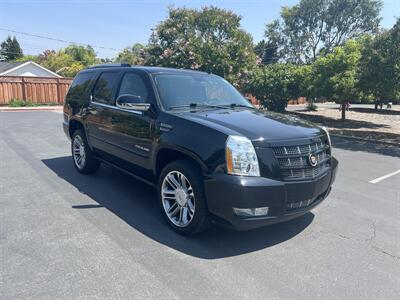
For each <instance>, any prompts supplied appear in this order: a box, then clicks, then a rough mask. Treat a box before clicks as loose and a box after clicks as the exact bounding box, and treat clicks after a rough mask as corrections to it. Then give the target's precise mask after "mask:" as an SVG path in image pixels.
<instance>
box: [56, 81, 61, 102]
mask: <svg viewBox="0 0 400 300" xmlns="http://www.w3.org/2000/svg"><path fill="white" fill-rule="evenodd" d="M60 101H61V89H60V79H59V78H57V103H60Z"/></svg>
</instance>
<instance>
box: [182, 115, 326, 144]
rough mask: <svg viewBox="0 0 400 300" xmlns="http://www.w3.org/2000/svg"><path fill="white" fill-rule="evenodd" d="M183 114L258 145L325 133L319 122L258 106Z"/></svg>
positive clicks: (313, 136) (188, 118) (189, 118)
mask: <svg viewBox="0 0 400 300" xmlns="http://www.w3.org/2000/svg"><path fill="white" fill-rule="evenodd" d="M180 116H181V117H183V118H185V119H187V120H191V121H194V122H197V123H202V124H204V125H207V126H212V127H214V128H216V129H217V130H222V131H223V130H224V129H225V133H227V134H235V133H236V134H238V135H243V136H245V137H247V138H248V139H250V140H251V141H252V142H253V144H254V145H255V146H267V145H268V144H269V142H277V141H286V140H299V139H308V138H315V137H316V136H320V135H321V134H324V131H323V130H322V129H321V128H320V127H318V126H317V125H315V124H313V123H311V122H307V121H303V120H300V119H298V118H296V117H293V116H290V115H284V114H278V113H273V112H267V111H259V110H255V109H246V108H235V109H221V110H203V111H197V110H196V111H190V112H189V111H186V112H183V113H182V114H180Z"/></svg>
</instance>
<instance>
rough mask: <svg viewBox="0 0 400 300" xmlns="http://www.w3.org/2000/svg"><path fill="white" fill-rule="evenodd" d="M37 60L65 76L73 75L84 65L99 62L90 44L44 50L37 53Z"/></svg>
mask: <svg viewBox="0 0 400 300" xmlns="http://www.w3.org/2000/svg"><path fill="white" fill-rule="evenodd" d="M39 62H40V63H41V64H42V65H43V66H44V67H46V68H48V69H50V70H52V71H54V72H56V73H58V74H60V75H62V76H65V77H74V76H75V75H76V73H78V72H79V71H80V70H82V69H84V68H85V67H88V66H91V65H93V64H96V63H98V62H99V59H98V58H97V57H96V53H95V52H94V50H93V48H92V47H90V46H86V47H84V46H77V45H71V46H68V47H67V48H65V49H61V50H60V51H58V52H55V51H54V50H46V51H45V52H44V53H43V54H41V55H39Z"/></svg>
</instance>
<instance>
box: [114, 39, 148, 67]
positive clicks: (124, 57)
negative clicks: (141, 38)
mask: <svg viewBox="0 0 400 300" xmlns="http://www.w3.org/2000/svg"><path fill="white" fill-rule="evenodd" d="M146 59H147V50H146V47H145V46H143V45H142V44H139V43H136V44H134V45H133V46H131V47H126V48H125V49H123V50H122V51H121V52H120V53H118V55H117V57H116V59H115V61H117V62H120V63H127V64H131V65H144V64H145V62H146Z"/></svg>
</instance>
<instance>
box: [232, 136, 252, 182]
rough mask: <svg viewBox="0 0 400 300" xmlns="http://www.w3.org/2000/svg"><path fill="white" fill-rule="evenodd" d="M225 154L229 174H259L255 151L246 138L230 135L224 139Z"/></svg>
mask: <svg viewBox="0 0 400 300" xmlns="http://www.w3.org/2000/svg"><path fill="white" fill-rule="evenodd" d="M225 156H226V168H227V171H228V173H229V174H233V175H246V176H260V168H259V166H258V160H257V155H256V151H255V150H254V147H253V144H252V143H251V142H250V140H249V139H248V138H246V137H244V136H232V135H230V136H229V137H228V139H227V140H226V148H225Z"/></svg>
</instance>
